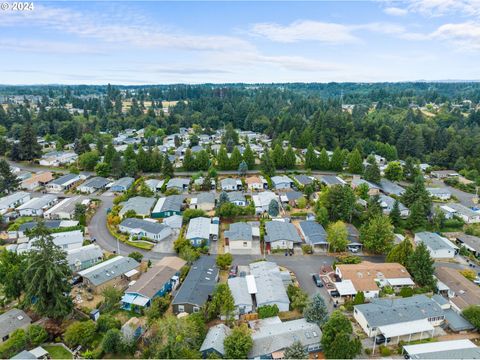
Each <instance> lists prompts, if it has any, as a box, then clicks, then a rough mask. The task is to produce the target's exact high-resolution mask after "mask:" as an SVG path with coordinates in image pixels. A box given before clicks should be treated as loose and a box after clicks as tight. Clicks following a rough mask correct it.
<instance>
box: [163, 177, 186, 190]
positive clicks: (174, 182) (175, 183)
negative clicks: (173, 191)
mask: <svg viewBox="0 0 480 360" xmlns="http://www.w3.org/2000/svg"><path fill="white" fill-rule="evenodd" d="M188 185H190V179H185V178H171V179H170V180H169V181H168V184H167V189H170V188H172V187H174V188H180V189H183V188H184V187H188Z"/></svg>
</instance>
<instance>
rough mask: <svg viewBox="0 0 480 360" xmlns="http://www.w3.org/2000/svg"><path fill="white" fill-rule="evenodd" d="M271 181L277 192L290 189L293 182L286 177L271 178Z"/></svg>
mask: <svg viewBox="0 0 480 360" xmlns="http://www.w3.org/2000/svg"><path fill="white" fill-rule="evenodd" d="M271 180H272V183H273V187H274V188H275V189H277V190H283V189H290V188H291V187H292V184H293V180H292V179H290V178H289V177H288V176H286V175H280V176H273V177H272V179H271Z"/></svg>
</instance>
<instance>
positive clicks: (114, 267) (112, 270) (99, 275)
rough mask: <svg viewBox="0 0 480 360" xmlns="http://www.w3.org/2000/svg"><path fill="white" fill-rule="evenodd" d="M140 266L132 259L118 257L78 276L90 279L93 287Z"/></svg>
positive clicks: (83, 271) (81, 272)
mask: <svg viewBox="0 0 480 360" xmlns="http://www.w3.org/2000/svg"><path fill="white" fill-rule="evenodd" d="M139 265H140V264H139V263H138V262H137V261H135V260H134V259H132V258H131V257H123V256H116V257H114V258H112V259H109V260H107V261H104V262H102V263H100V264H97V265H95V266H92V267H91V268H88V269H86V270H82V271H80V272H79V273H78V275H80V276H81V277H83V278H86V279H88V280H89V281H90V282H91V283H92V284H93V285H95V286H98V285H101V284H103V283H105V282H107V281H110V280H112V279H114V278H116V277H118V276H121V275H123V274H125V273H127V272H129V271H131V270H134V269H136V268H137V267H138V266H139Z"/></svg>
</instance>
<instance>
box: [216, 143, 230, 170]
mask: <svg viewBox="0 0 480 360" xmlns="http://www.w3.org/2000/svg"><path fill="white" fill-rule="evenodd" d="M217 166H218V169H219V170H229V169H230V159H229V158H228V154H227V149H226V148H225V146H224V145H222V146H220V149H219V150H218V154H217Z"/></svg>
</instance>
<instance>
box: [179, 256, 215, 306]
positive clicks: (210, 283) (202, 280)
mask: <svg viewBox="0 0 480 360" xmlns="http://www.w3.org/2000/svg"><path fill="white" fill-rule="evenodd" d="M217 277H218V268H217V266H216V265H215V257H214V256H205V255H203V256H201V257H200V258H199V259H198V260H197V261H195V262H194V263H193V265H192V266H191V267H190V271H189V272H188V275H187V277H186V278H185V280H184V281H183V283H182V286H181V287H180V289H179V290H178V292H177V294H176V295H175V298H174V299H173V301H172V304H174V305H176V304H192V305H196V306H202V305H203V304H204V303H205V302H206V301H207V299H208V296H209V295H211V294H212V292H213V289H214V288H215V285H216V283H217Z"/></svg>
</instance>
